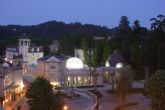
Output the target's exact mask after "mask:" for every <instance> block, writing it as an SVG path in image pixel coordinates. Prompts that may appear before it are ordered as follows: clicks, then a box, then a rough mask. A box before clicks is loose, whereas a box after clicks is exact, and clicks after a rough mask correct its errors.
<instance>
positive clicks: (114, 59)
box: [108, 51, 124, 67]
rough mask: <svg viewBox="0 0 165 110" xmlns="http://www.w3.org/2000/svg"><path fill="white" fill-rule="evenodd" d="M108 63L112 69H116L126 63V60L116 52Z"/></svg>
mask: <svg viewBox="0 0 165 110" xmlns="http://www.w3.org/2000/svg"><path fill="white" fill-rule="evenodd" d="M108 62H109V64H110V66H111V67H115V66H116V64H118V63H124V58H123V56H122V55H121V54H120V53H118V52H117V51H114V52H113V53H112V55H111V56H110V57H109V58H108Z"/></svg>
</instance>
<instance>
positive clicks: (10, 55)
mask: <svg viewBox="0 0 165 110" xmlns="http://www.w3.org/2000/svg"><path fill="white" fill-rule="evenodd" d="M18 56H19V57H22V59H23V61H24V62H26V63H27V65H36V64H37V59H39V58H41V57H43V48H42V46H36V45H34V44H32V43H31V42H30V39H29V38H28V36H26V35H22V36H20V38H19V39H18V43H17V44H13V45H9V46H7V47H6V61H8V62H12V60H13V59H14V58H15V57H18Z"/></svg>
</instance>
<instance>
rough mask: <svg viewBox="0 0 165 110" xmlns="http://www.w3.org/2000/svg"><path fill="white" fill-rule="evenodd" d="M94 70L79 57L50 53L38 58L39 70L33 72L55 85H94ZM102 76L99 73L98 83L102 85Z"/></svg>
mask: <svg viewBox="0 0 165 110" xmlns="http://www.w3.org/2000/svg"><path fill="white" fill-rule="evenodd" d="M93 71H94V69H93V68H90V67H88V66H87V65H84V64H83V63H82V61H81V60H80V59H79V58H76V57H70V58H69V57H67V56H64V55H50V56H44V57H42V58H40V59H38V60H37V70H36V71H35V73H31V74H33V75H34V74H35V76H43V77H45V78H47V79H49V80H50V81H51V83H52V84H55V85H56V84H59V85H67V86H90V85H94V74H93V73H92V72H93ZM27 73H30V72H27ZM95 76H96V74H95ZM102 76H103V75H102V74H99V73H98V74H97V85H102V79H103V78H102Z"/></svg>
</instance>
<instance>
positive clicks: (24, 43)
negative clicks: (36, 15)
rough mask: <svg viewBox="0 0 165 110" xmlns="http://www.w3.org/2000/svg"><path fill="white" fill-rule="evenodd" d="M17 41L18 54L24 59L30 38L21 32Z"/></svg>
mask: <svg viewBox="0 0 165 110" xmlns="http://www.w3.org/2000/svg"><path fill="white" fill-rule="evenodd" d="M18 42H19V55H22V56H23V59H26V57H27V53H28V49H29V46H30V39H29V37H28V36H27V35H26V34H23V35H21V36H20V38H19V39H18Z"/></svg>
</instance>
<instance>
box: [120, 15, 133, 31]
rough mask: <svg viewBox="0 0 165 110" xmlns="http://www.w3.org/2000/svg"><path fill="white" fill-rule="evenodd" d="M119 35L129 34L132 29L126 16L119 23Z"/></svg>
mask: <svg viewBox="0 0 165 110" xmlns="http://www.w3.org/2000/svg"><path fill="white" fill-rule="evenodd" d="M118 28H119V33H121V34H127V33H129V32H130V30H131V28H130V26H129V20H128V18H127V17H126V16H122V17H121V19H120V23H119V26H118Z"/></svg>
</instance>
